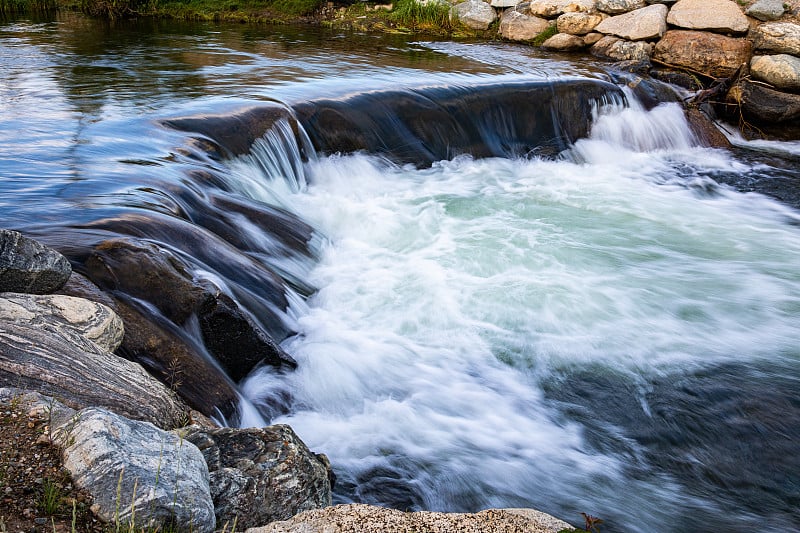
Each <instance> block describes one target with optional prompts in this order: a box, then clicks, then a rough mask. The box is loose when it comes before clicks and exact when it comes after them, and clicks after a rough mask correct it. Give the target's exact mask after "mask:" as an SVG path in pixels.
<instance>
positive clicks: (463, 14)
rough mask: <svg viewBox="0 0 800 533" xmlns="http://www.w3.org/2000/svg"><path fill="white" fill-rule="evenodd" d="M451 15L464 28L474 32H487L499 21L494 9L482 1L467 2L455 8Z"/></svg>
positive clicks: (470, 0) (469, 0)
mask: <svg viewBox="0 0 800 533" xmlns="http://www.w3.org/2000/svg"><path fill="white" fill-rule="evenodd" d="M451 14H452V15H454V16H455V17H456V18H457V19H458V21H459V22H460V23H461V24H463V25H464V26H466V27H468V28H471V29H473V30H486V29H488V28H489V26H490V25H491V24H492V22H494V21H495V20H497V13H495V11H494V8H493V7H492V6H490V5H489V4H488V3H486V2H483V1H482V0H467V1H466V2H461V3H460V4H456V5H455V6H453V9H452V11H451Z"/></svg>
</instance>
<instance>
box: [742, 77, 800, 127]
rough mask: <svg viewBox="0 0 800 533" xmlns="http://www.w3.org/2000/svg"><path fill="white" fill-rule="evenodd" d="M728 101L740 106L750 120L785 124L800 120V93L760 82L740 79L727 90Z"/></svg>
mask: <svg viewBox="0 0 800 533" xmlns="http://www.w3.org/2000/svg"><path fill="white" fill-rule="evenodd" d="M727 99H728V101H729V102H731V103H733V104H735V105H738V106H741V112H742V114H743V115H744V116H745V118H747V119H748V120H750V121H753V122H756V123H764V124H785V123H788V122H794V121H798V120H800V95H797V94H790V93H784V92H780V91H776V90H775V89H771V88H769V87H767V86H766V85H763V84H761V83H757V82H752V81H749V80H742V81H741V82H739V83H738V84H736V85H734V86H733V87H732V88H731V90H730V91H729V92H728V97H727Z"/></svg>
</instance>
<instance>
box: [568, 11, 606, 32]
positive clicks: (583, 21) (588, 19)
mask: <svg viewBox="0 0 800 533" xmlns="http://www.w3.org/2000/svg"><path fill="white" fill-rule="evenodd" d="M604 18H605V15H603V14H600V13H581V12H577V13H564V14H563V15H560V16H559V17H558V20H556V25H557V27H558V31H559V33H567V34H569V35H586V34H587V33H591V32H592V31H594V28H595V27H596V26H597V25H598V24H600V23H601V22H602V21H603V19H604Z"/></svg>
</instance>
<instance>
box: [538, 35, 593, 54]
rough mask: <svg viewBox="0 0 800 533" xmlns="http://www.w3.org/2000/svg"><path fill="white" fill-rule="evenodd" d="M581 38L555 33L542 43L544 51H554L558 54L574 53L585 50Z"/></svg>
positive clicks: (584, 44)
mask: <svg viewBox="0 0 800 533" xmlns="http://www.w3.org/2000/svg"><path fill="white" fill-rule="evenodd" d="M586 47H587V45H586V42H585V41H584V40H583V37H580V36H578V35H570V34H568V33H557V34H555V35H553V36H552V37H550V38H549V39H547V40H546V41H545V42H543V43H542V48H544V49H545V50H555V51H559V52H576V51H578V50H583V49H584V48H586Z"/></svg>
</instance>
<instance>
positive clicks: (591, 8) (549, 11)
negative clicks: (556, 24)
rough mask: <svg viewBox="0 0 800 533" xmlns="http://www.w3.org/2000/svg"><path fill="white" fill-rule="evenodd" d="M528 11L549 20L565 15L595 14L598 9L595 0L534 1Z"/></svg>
mask: <svg viewBox="0 0 800 533" xmlns="http://www.w3.org/2000/svg"><path fill="white" fill-rule="evenodd" d="M528 11H530V12H531V14H532V15H535V16H537V17H544V18H548V19H549V18H555V17H557V16H559V15H561V14H564V13H593V12H595V11H596V9H595V3H594V0H533V2H531V3H530V6H529V7H528Z"/></svg>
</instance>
